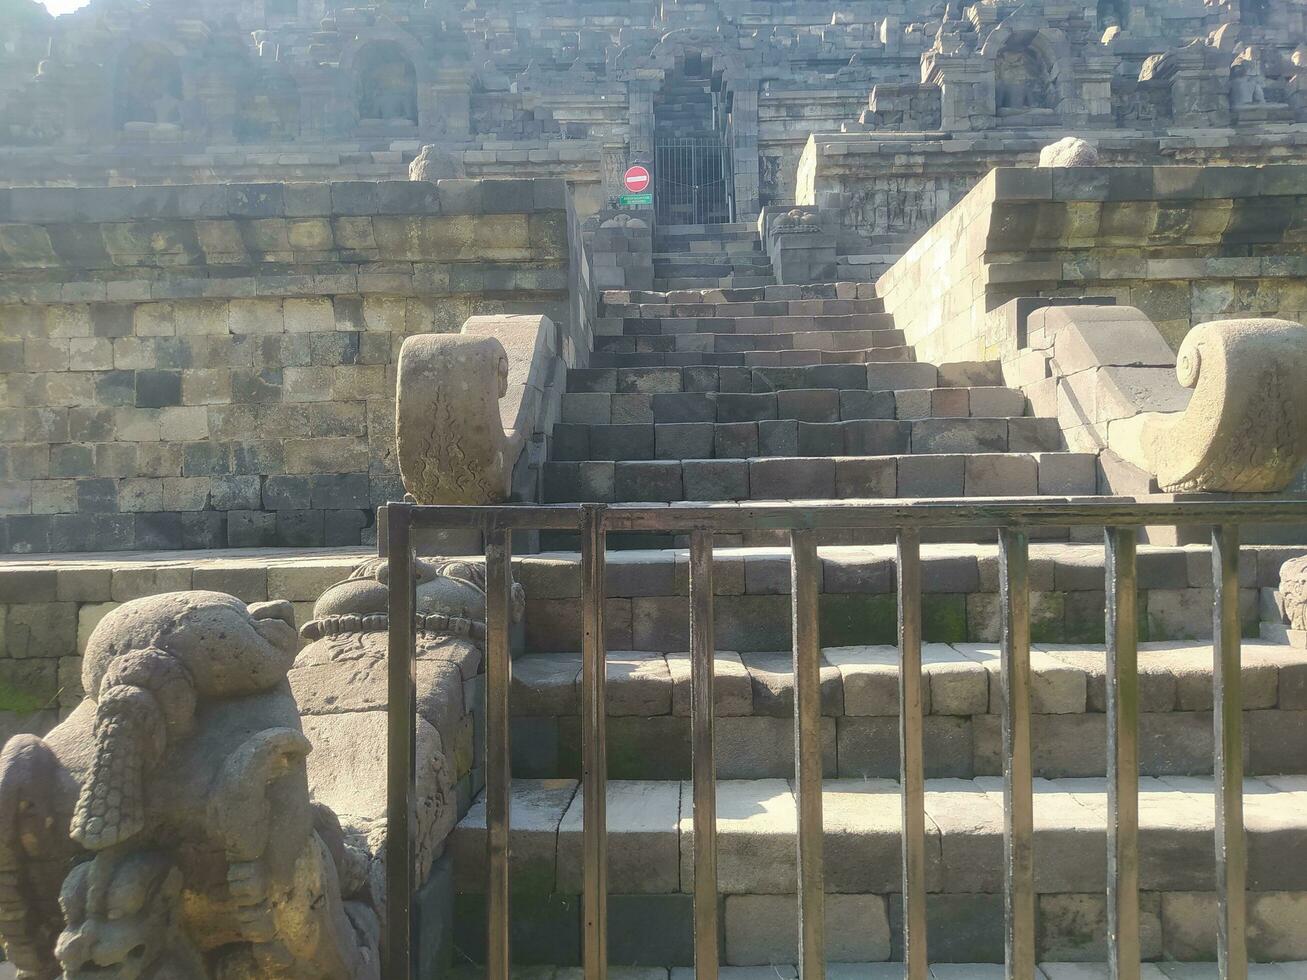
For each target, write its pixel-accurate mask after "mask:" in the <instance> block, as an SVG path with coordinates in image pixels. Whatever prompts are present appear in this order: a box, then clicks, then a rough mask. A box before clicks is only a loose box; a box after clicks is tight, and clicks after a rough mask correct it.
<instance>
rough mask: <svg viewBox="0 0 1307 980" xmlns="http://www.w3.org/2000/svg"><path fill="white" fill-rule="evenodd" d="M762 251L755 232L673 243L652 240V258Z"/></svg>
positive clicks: (749, 253) (690, 239)
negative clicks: (674, 255)
mask: <svg viewBox="0 0 1307 980" xmlns="http://www.w3.org/2000/svg"><path fill="white" fill-rule="evenodd" d="M761 251H762V243H761V242H760V241H759V240H758V234H757V232H754V233H753V234H748V235H746V234H742V233H741V234H727V235H721V236H717V237H713V238H685V239H680V240H677V241H675V242H671V241H668V240H667V239H662V238H657V239H655V240H654V258H655V259H656V258H657V257H658V256H659V255H668V254H681V255H752V254H756V253H759V252H761Z"/></svg>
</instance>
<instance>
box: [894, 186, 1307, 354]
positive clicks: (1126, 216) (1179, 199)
mask: <svg viewBox="0 0 1307 980" xmlns="http://www.w3.org/2000/svg"><path fill="white" fill-rule="evenodd" d="M1304 187H1307V167H1304V166H1274V167H1260V168H1256V167H1078V168H1062V169H1029V170H1017V169H1010V168H1000V169H998V170H995V171H993V172H992V173H991V174H989V175H988V176H987V177H985V179H984V180H982V181H981V182H980V183H979V184H978V185H977V186H976V187H975V188H974V189H973V190H972V191H971V193H970V194H968V195H967V196H966V197H965V198H964V199H963V200H962V201H961V202H960V203H959V204H958V205H957V206H956V207H955V208H953V209H952V210H951V211H950V212H948V214H947V215H945V217H944V218H943V219H942V220H941V221H940V222H939V223H938V224H936V225H935V226H934V227H933V228H932V229H931V230H930V231H929V232H928V233H927V234H925V235H924V236H922V237H921V239H920V240H919V241H917V242H916V244H915V245H913V246H912V248H911V249H910V250H909V251H908V252H907V254H906V255H904V257H903V258H902V259H901V260H900V261H899V262H898V263H897V264H896V265H895V266H894V267H893V268H891V269H890V270H889V271H888V272H887V273H885V275H884V276H883V277H881V279H880V282H879V284H878V289H879V293H880V295H881V296H882V297H883V298H884V300H885V308H886V310H887V312H890V313H892V314H894V316H895V323H896V325H897V326H898V327H899V328H900V329H902V330H903V331H904V332H905V336H906V339H907V342H908V343H910V344H914V345H916V349H917V355H918V357H920V358H921V359H922V360H930V361H950V360H969V359H982V358H988V357H997V356H1001V355H1002V354H1003V353H1004V352H1005V347H1004V344H1005V343H1007V342H1008V340H1009V338H1008V336H1007V333H1006V331H1005V330H998V331H996V330H995V327H996V325H997V324H996V323H995V322H994V320H993V318H992V317H990V315H989V314H990V313H992V312H993V311H995V310H997V309H998V308H999V307H1000V306H1002V305H1003V304H1004V303H1006V302H1008V301H1009V300H1011V299H1014V298H1016V297H1018V296H1077V297H1079V296H1101V297H1110V298H1111V299H1114V300H1115V301H1116V302H1118V303H1121V304H1124V305H1128V306H1133V307H1138V308H1139V309H1140V310H1142V311H1143V312H1144V313H1145V314H1146V315H1147V316H1148V317H1149V319H1151V320H1152V321H1153V322H1154V323H1155V324H1156V325H1157V327H1158V329H1159V330H1161V332H1162V334H1163V335H1164V336H1165V337H1166V338H1167V341H1168V342H1169V343H1170V344H1171V346H1172V347H1175V348H1178V346H1179V343H1180V341H1181V340H1182V339H1183V337H1184V335H1185V334H1186V333H1187V332H1188V330H1189V328H1190V327H1192V326H1193V325H1194V324H1197V323H1203V322H1206V321H1208V320H1216V319H1224V318H1229V317H1241V316H1271V317H1282V318H1284V319H1287V320H1296V321H1301V320H1302V319H1303V317H1304V315H1307V285H1305V280H1304V276H1305V275H1307V197H1304V196H1303V188H1304ZM927 287H929V288H927Z"/></svg>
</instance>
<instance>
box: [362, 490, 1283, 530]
mask: <svg viewBox="0 0 1307 980" xmlns="http://www.w3.org/2000/svg"><path fill="white" fill-rule="evenodd" d="M585 506H593V505H582V504H541V505H512V506H502V507H420V506H416V505H412V504H388V505H387V508H388V509H389V510H390V511H396V510H397V509H398V508H406V509H407V513H408V515H409V520H410V522H411V524H412V526H413V527H420V528H442V529H446V530H453V529H457V528H473V529H477V530H493V529H495V528H506V529H509V530H538V531H579V530H581V524H582V520H583V516H582V515H583V507H585ZM600 506H601V507H602V510H603V520H604V529H605V531H608V532H612V531H663V532H684V533H686V534H688V533H689V532H691V531H715V532H735V531H761V530H783V531H797V530H803V529H805V528H808V529H813V530H821V529H826V530H841V529H845V528H868V527H886V528H926V527H981V528H994V529H998V528H1003V527H1031V528H1034V527H1148V526H1162V525H1181V526H1191V527H1196V526H1215V525H1220V524H1292V523H1297V522H1301V521H1303V520H1304V518H1305V517H1307V499H1304V500H1264V499H1255V500H1247V499H1244V500H1208V499H1201V500H1174V499H1171V498H1167V497H1162V498H1160V499H1159V498H1157V497H1144V498H1139V499H1118V498H1107V499H1102V498H1094V499H1084V498H1070V499H1065V500H1064V499H1060V498H1056V499H1050V498H1047V497H1042V498H1039V499H1037V500H1025V499H1012V500H1009V499H986V500H984V501H977V500H976V499H974V498H959V499H956V500H922V501H919V502H918V501H912V502H907V501H903V500H890V501H886V500H814V501H796V502H793V503H787V502H776V503H758V504H755V503H749V504H729V503H727V504H700V503H688V504H675V503H674V504H668V505H665V506H649V505H644V504H606V505H600Z"/></svg>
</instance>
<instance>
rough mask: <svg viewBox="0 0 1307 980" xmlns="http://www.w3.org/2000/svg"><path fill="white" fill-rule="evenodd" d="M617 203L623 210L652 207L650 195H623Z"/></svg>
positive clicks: (651, 196)
mask: <svg viewBox="0 0 1307 980" xmlns="http://www.w3.org/2000/svg"><path fill="white" fill-rule="evenodd" d="M617 200H618V203H619V204H621V205H622V207H624V208H651V207H653V195H652V194H623V195H622V196H621V197H619V198H618V199H617Z"/></svg>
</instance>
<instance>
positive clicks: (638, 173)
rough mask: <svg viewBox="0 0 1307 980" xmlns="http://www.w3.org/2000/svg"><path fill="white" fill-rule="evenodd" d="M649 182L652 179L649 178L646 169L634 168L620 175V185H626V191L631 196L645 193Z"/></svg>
mask: <svg viewBox="0 0 1307 980" xmlns="http://www.w3.org/2000/svg"><path fill="white" fill-rule="evenodd" d="M651 180H653V178H652V177H650V176H649V170H648V168H647V167H640V166H635V167H632V168H631V169H629V170H628V171H626V173H624V174H623V175H622V183H624V184H625V185H626V189H627V190H628V191H630V192H631V193H632V194H639V193H640V192H641V191H647V190H648V189H649V183H650V181H651Z"/></svg>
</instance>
